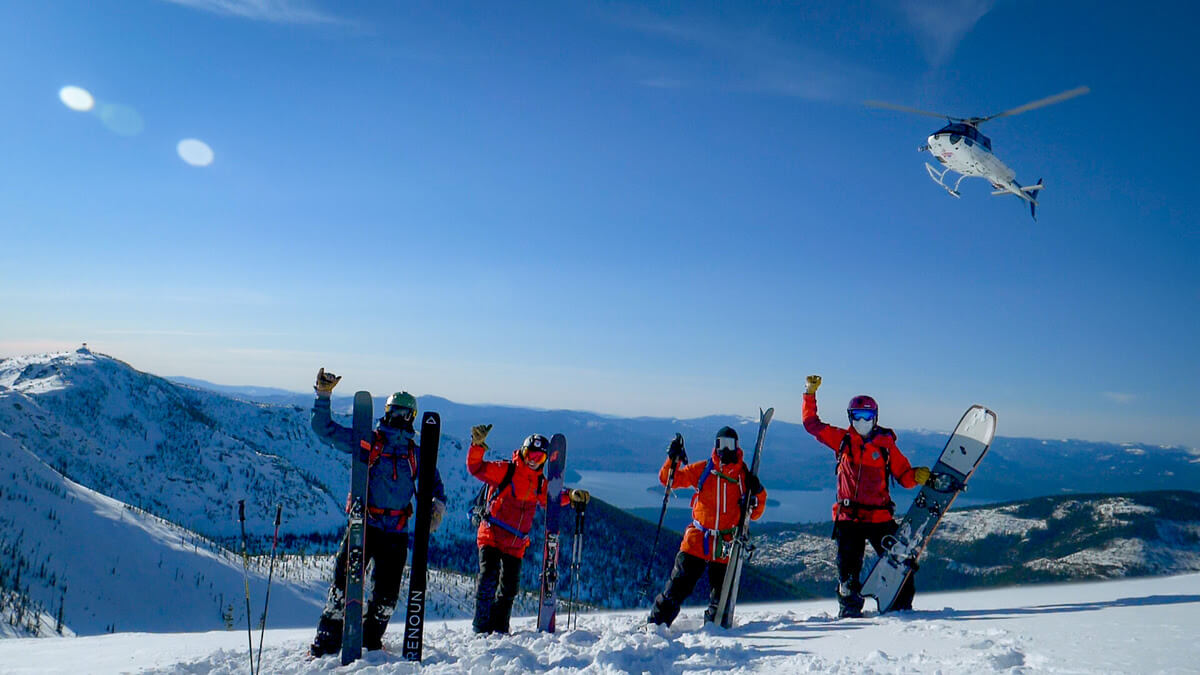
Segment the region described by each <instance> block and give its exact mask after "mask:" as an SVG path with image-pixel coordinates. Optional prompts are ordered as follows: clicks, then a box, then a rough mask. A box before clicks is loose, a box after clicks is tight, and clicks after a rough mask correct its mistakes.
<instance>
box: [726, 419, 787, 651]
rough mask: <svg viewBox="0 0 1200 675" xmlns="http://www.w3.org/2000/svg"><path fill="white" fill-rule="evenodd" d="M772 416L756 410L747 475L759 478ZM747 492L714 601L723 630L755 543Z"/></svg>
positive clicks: (730, 623)
mask: <svg viewBox="0 0 1200 675" xmlns="http://www.w3.org/2000/svg"><path fill="white" fill-rule="evenodd" d="M774 416H775V409H774V408H767V410H766V411H765V412H764V411H763V409H762V408H759V409H758V438H756V439H755V440H754V457H753V458H752V459H751V460H750V473H752V474H754V475H755V476H757V475H758V462H759V460H760V459H762V447H763V439H765V438H766V436H767V425H769V424H770V423H771V418H772V417H774ZM750 497H751V495H750V493H749V492H747V493H746V494H744V495H742V499H741V509H742V514H741V520H739V521H738V528H737V532H735V533H734V535H733V548H732V549H731V550H730V552H729V563H728V564H727V565H726V566H725V579H724V581H723V582H722V583H721V596H720V600H719V601H718V602H717V614H716V617H715V619H716V621H717V622H718V623H720V624H721V627H722V628H733V610H734V607H735V606H736V605H737V596H738V587H739V585H740V584H741V582H742V567H743V566H744V565H745V564H746V563H747V562H749V561H750V558H751V556H753V555H754V544H752V543H751V542H750Z"/></svg>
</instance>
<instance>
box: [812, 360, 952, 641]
mask: <svg viewBox="0 0 1200 675" xmlns="http://www.w3.org/2000/svg"><path fill="white" fill-rule="evenodd" d="M805 384H806V388H805V390H804V406H803V414H804V428H805V430H807V431H808V433H810V434H812V435H813V436H816V438H817V440H818V441H820V442H821V443H823V444H825V445H826V446H828V447H829V448H831V449H832V450H833V451H834V452H836V453H837V502H836V503H835V504H834V505H833V539H835V540H836V541H837V546H838V548H837V567H838V587H837V596H838V606H839V611H838V616H839V617H843V618H845V617H858V616H862V606H863V597H862V595H861V594H860V591H862V581H861V579H860V576H861V574H862V564H863V554H864V553H865V552H866V547H867V543H868V542H869V543H870V544H871V547H872V548H874V549H875V553H876V554H879V555H882V554H883V538H884V537H886V536H888V535H890V534H894V533H895V532H896V529H897V528H898V525H897V524H896V521H895V520H894V518H893V515H894V513H895V509H896V505H895V503H894V502H892V498H891V495H890V493H889V492H888V483H889V482H890V479H891V478H894V479H895V480H896V481H897V482H899V483H900V485H902V486H904V487H906V488H914V487H917V486H918V485H924V484H925V481H927V480H929V469H928V467H924V466H918V467H915V468H914V467H913V466H912V465H911V464H909V461H908V458H907V457H905V456H904V454H903V453H902V452H900V448H898V447H896V433H895V432H894V431H892V430H891V429H888V428H886V427H882V426H879V405H878V404H876V403H875V399H873V398H871V397H870V396H855V397H854V398H852V399H850V405H849V406H847V409H846V415H847V416H848V417H849V419H850V427H849V428H848V429H842V428H841V427H835V426H833V425H831V424H826V423H824V422H822V421H821V418H820V417H819V416H818V415H817V388H819V387H820V386H821V376H820V375H809V376H808V377H807V378H805ZM915 592H916V587H915V586H914V584H913V575H909V577H908V581H906V582H905V584H904V587H903V588H901V589H900V594H899V595H898V596H897V597H896V602H895V604H894V605H893V608H894V609H900V610H904V609H912V601H913V594H914V593H915Z"/></svg>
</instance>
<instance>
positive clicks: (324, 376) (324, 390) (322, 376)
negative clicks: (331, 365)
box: [313, 368, 342, 396]
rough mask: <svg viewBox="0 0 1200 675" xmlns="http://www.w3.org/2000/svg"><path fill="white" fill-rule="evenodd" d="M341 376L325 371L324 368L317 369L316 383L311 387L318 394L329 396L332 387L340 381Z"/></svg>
mask: <svg viewBox="0 0 1200 675" xmlns="http://www.w3.org/2000/svg"><path fill="white" fill-rule="evenodd" d="M341 381H342V378H341V376H339V375H334V374H333V373H327V372H325V369H324V368H322V369H321V370H319V371H317V383H316V384H315V385H313V389H315V390H317V395H318V396H329V395H331V394H332V393H333V388H334V387H336V386H337V383H338V382H341Z"/></svg>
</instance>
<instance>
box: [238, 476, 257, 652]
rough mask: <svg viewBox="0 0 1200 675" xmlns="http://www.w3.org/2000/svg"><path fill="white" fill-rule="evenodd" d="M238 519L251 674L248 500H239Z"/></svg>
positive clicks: (252, 638) (251, 638) (251, 630)
mask: <svg viewBox="0 0 1200 675" xmlns="http://www.w3.org/2000/svg"><path fill="white" fill-rule="evenodd" d="M238 521H239V522H241V524H242V581H244V582H245V584H246V644H247V645H248V646H249V647H250V675H254V628H253V627H252V626H251V625H250V555H249V554H248V553H246V500H245V499H239V500H238Z"/></svg>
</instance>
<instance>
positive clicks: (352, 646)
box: [342, 391, 375, 666]
mask: <svg viewBox="0 0 1200 675" xmlns="http://www.w3.org/2000/svg"><path fill="white" fill-rule="evenodd" d="M374 410H375V404H374V403H372V402H371V393H370V392H367V391H359V392H355V394H354V426H353V429H354V437H353V438H354V440H353V446H354V448H353V450H354V451H353V452H352V453H351V455H350V497H349V499H348V500H347V503H346V513H347V517H348V524H347V526H346V610H345V617H344V619H343V622H342V665H343V666H344V665H346V664H349V663H351V662H353V661H356V660H358V659H359V658H360V657H361V656H362V629H363V624H362V615H363V571H364V568H365V563H366V559H365V555H364V553H365V550H366V534H367V523H366V516H367V470H368V467H367V459H368V457H369V456H370V454H371V443H372V441H373V440H374V434H373V433H372V429H371V423H372V421H373V420H372V418H373V417H374V416H375V413H374Z"/></svg>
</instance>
